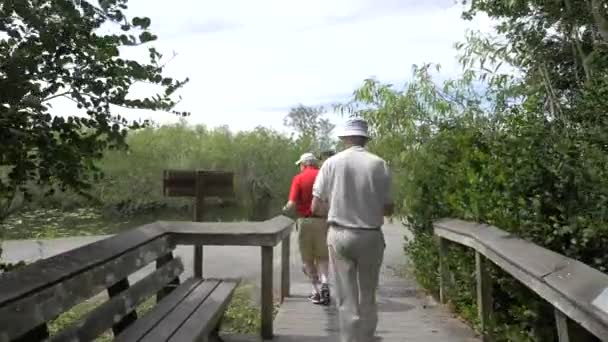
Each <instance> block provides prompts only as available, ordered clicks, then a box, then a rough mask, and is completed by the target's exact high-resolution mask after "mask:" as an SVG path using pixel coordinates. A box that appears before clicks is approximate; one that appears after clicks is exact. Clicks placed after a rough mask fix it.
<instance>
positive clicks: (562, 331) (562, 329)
mask: <svg viewBox="0 0 608 342" xmlns="http://www.w3.org/2000/svg"><path fill="white" fill-rule="evenodd" d="M553 311H554V312H555V328H556V329H557V339H558V341H559V342H570V334H569V332H568V317H567V316H566V315H564V314H563V313H562V312H561V311H559V310H558V309H554V310H553Z"/></svg>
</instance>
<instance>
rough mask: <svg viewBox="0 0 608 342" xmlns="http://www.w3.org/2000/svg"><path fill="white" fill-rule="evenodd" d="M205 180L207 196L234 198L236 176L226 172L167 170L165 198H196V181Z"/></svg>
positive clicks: (164, 177)
mask: <svg viewBox="0 0 608 342" xmlns="http://www.w3.org/2000/svg"><path fill="white" fill-rule="evenodd" d="M197 177H203V178H204V179H205V195H206V196H210V197H211V196H216V197H232V196H233V195H234V174H233V173H232V172H226V171H203V170H200V171H194V170H165V171H164V175H163V193H164V195H165V196H187V197H192V196H196V179H197Z"/></svg>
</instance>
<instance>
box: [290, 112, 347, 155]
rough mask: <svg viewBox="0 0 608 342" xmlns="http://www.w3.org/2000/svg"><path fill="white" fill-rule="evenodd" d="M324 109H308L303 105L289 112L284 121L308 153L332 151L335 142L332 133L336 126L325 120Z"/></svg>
mask: <svg viewBox="0 0 608 342" xmlns="http://www.w3.org/2000/svg"><path fill="white" fill-rule="evenodd" d="M324 113H325V109H324V108H323V107H308V106H304V105H302V104H299V105H297V106H296V107H293V108H291V109H290V110H289V113H287V115H286V116H285V119H284V120H283V122H284V124H285V126H287V127H289V128H292V129H293V130H295V132H296V133H297V135H298V143H299V145H300V146H302V147H303V148H304V149H305V150H306V151H311V152H312V151H314V152H323V151H328V150H331V149H332V148H333V147H334V145H335V141H334V139H333V137H332V135H331V134H332V132H333V130H334V128H335V125H334V124H333V123H331V121H329V119H326V118H323V114H324Z"/></svg>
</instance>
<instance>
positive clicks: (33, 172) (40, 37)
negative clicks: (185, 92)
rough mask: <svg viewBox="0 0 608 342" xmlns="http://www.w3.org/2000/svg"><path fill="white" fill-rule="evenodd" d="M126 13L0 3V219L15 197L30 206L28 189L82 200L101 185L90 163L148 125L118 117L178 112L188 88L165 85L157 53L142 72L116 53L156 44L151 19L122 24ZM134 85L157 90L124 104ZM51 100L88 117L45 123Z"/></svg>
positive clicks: (49, 0)
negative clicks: (43, 188)
mask: <svg viewBox="0 0 608 342" xmlns="http://www.w3.org/2000/svg"><path fill="white" fill-rule="evenodd" d="M126 9H127V0H101V1H99V6H95V5H93V4H91V3H90V2H88V1H86V0H2V1H1V2H0V37H2V40H1V41H0V89H2V91H1V92H0V146H2V148H1V149H0V172H1V173H0V176H1V177H0V220H1V219H2V217H5V216H6V215H7V214H8V213H9V211H10V208H11V203H13V201H14V199H15V197H16V196H17V195H18V194H19V193H23V194H25V196H26V198H27V197H28V189H27V184H28V183H35V184H39V185H40V184H57V185H58V186H59V187H60V188H61V189H71V190H74V191H76V192H78V193H81V194H86V193H87V190H88V189H89V188H90V182H91V180H92V179H95V178H98V177H99V176H100V172H99V169H98V168H97V167H96V165H95V163H94V160H96V159H99V158H100V157H101V156H102V153H103V151H104V150H106V149H108V148H109V149H116V148H121V147H124V146H125V136H126V134H127V130H128V129H135V128H139V127H141V126H142V125H145V124H146V122H143V123H142V122H129V121H128V120H126V119H124V118H123V117H122V116H121V115H120V114H119V113H120V109H121V108H135V109H147V110H163V111H172V110H173V108H174V106H175V105H176V100H174V99H173V97H172V95H173V94H174V92H175V91H176V90H177V89H179V88H180V87H182V86H183V85H184V84H185V82H187V79H186V80H175V79H172V78H169V77H166V76H164V75H163V67H164V65H163V64H162V63H161V58H162V56H161V54H159V53H158V52H157V50H155V49H154V48H153V47H148V55H149V61H148V62H147V63H141V62H138V61H136V60H130V59H125V58H121V55H120V51H121V50H122V49H132V48H135V47H137V46H142V45H148V43H150V42H152V41H154V40H156V36H155V35H154V34H152V33H151V31H150V30H149V27H150V19H148V18H142V17H132V18H128V17H127V16H126V14H125V10H126ZM102 26H104V28H107V27H111V28H112V30H113V31H114V32H116V33H109V34H105V33H102V30H101V29H100V28H101V27H102ZM137 83H151V84H154V85H155V86H157V88H158V93H156V94H153V95H152V96H149V97H144V98H134V97H131V96H129V95H130V90H131V87H132V86H133V85H135V84H137ZM57 98H67V99H69V100H71V101H72V102H73V103H74V105H75V107H77V108H79V109H80V111H82V112H85V113H86V115H79V114H78V113H76V112H73V113H53V114H51V113H52V112H51V108H50V107H51V104H50V102H51V101H52V100H53V99H57ZM175 113H176V114H178V115H187V113H182V112H175ZM54 114H61V115H54ZM91 177H93V178H91Z"/></svg>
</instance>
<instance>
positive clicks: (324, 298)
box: [319, 284, 331, 305]
mask: <svg viewBox="0 0 608 342" xmlns="http://www.w3.org/2000/svg"><path fill="white" fill-rule="evenodd" d="M330 301H331V300H330V295H329V285H328V284H323V285H321V301H320V302H319V304H322V305H329V303H330Z"/></svg>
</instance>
